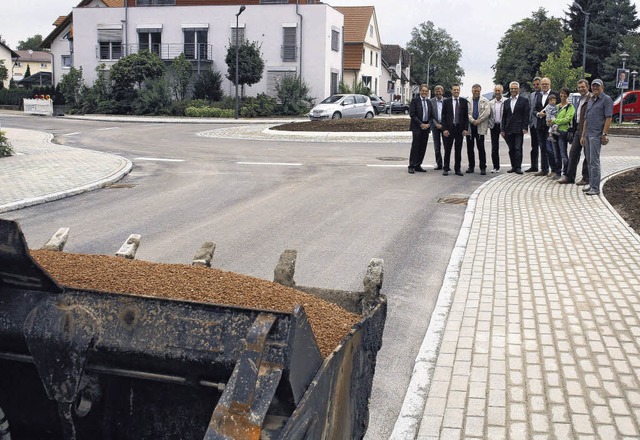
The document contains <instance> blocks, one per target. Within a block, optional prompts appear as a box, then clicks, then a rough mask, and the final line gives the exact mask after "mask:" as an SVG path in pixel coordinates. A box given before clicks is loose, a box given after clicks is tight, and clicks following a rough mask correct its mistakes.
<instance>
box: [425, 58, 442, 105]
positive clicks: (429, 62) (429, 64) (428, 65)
mask: <svg viewBox="0 0 640 440" xmlns="http://www.w3.org/2000/svg"><path fill="white" fill-rule="evenodd" d="M438 52H440V51H439V50H436V51H435V52H433V53H432V54H431V55H429V59H428V60H427V87H429V68H430V66H431V57H432V56H434V55H435V54H437V53H438ZM429 97H431V87H429Z"/></svg>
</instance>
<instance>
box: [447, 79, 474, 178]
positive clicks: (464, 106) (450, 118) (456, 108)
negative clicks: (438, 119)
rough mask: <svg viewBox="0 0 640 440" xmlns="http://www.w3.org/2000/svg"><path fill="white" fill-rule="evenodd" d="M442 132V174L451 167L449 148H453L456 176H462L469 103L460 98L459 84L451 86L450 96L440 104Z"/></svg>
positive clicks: (467, 132)
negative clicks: (461, 168) (461, 165)
mask: <svg viewBox="0 0 640 440" xmlns="http://www.w3.org/2000/svg"><path fill="white" fill-rule="evenodd" d="M442 128H443V131H442V134H443V135H444V162H443V164H442V166H443V171H442V174H443V175H444V176H448V175H449V171H451V168H450V167H449V164H450V162H451V148H452V147H454V148H455V152H454V154H455V158H454V160H455V162H454V171H455V173H456V176H464V174H462V171H461V170H460V163H461V162H462V141H463V139H464V137H465V136H467V135H468V134H469V131H468V129H469V103H468V102H467V100H466V99H464V98H460V85H459V84H454V85H453V86H452V87H451V98H447V99H445V100H444V103H443V105H442Z"/></svg>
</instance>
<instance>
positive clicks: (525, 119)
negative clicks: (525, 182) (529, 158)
mask: <svg viewBox="0 0 640 440" xmlns="http://www.w3.org/2000/svg"><path fill="white" fill-rule="evenodd" d="M509 94H510V95H511V96H510V98H509V100H508V101H506V102H505V103H504V108H503V109H502V123H501V124H500V125H501V129H502V137H503V138H504V140H505V141H506V142H507V145H508V146H509V159H510V160H511V169H510V170H508V171H507V173H517V174H522V141H523V140H524V135H525V133H526V132H527V128H528V126H529V116H530V115H531V112H530V110H529V100H528V99H527V98H525V97H523V96H520V84H519V83H517V82H516V81H512V82H511V83H510V84H509Z"/></svg>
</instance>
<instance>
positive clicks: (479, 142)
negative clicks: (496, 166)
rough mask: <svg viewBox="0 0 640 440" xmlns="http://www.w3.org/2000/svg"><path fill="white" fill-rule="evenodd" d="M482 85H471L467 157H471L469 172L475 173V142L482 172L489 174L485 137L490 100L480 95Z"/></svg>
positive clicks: (489, 113)
mask: <svg viewBox="0 0 640 440" xmlns="http://www.w3.org/2000/svg"><path fill="white" fill-rule="evenodd" d="M481 91H482V87H480V84H474V85H473V86H472V87H471V102H469V135H468V136H467V158H468V159H469V169H467V173H473V172H474V171H475V166H476V156H475V152H474V146H473V144H474V143H475V145H476V147H477V148H478V159H479V164H480V174H482V175H483V176H484V175H485V174H487V155H486V153H485V150H484V137H485V136H486V134H487V128H489V116H491V109H490V108H489V100H488V99H487V98H485V97H484V96H481V95H480V92H481Z"/></svg>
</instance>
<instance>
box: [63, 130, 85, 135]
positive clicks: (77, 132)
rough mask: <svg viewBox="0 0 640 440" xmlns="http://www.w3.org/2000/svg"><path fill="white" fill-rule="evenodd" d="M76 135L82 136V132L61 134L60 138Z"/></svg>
mask: <svg viewBox="0 0 640 440" xmlns="http://www.w3.org/2000/svg"><path fill="white" fill-rule="evenodd" d="M77 134H82V132H81V131H74V132H73V133H67V134H63V135H62V136H75V135H77Z"/></svg>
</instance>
